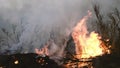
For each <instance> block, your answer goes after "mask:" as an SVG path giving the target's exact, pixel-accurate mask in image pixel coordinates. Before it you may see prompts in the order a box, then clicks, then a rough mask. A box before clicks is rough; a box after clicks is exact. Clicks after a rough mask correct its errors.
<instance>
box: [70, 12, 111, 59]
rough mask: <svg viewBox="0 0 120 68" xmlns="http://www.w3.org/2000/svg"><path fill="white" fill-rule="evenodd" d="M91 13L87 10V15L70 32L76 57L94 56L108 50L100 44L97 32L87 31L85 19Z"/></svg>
mask: <svg viewBox="0 0 120 68" xmlns="http://www.w3.org/2000/svg"><path fill="white" fill-rule="evenodd" d="M91 14H92V13H91V12H90V11H89V12H88V15H87V16H85V17H84V18H83V19H82V20H80V22H79V23H78V24H77V25H76V26H75V28H74V29H73V32H72V37H73V40H74V42H75V47H76V54H77V55H76V57H77V58H91V57H96V56H99V55H103V54H104V53H106V51H107V52H108V51H109V50H108V49H107V47H106V46H105V45H102V41H101V40H100V39H101V37H100V36H99V35H98V33H95V32H94V31H93V32H91V33H90V34H89V32H88V31H87V26H86V20H87V19H88V18H89V17H90V16H91Z"/></svg>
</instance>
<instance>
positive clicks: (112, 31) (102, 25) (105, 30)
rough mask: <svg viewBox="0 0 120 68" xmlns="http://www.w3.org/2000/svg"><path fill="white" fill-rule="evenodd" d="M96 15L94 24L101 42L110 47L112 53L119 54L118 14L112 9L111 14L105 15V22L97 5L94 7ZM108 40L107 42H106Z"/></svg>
mask: <svg viewBox="0 0 120 68" xmlns="http://www.w3.org/2000/svg"><path fill="white" fill-rule="evenodd" d="M93 8H94V12H95V15H96V18H97V20H96V24H97V28H98V32H99V34H100V35H101V36H102V41H103V42H104V43H106V44H107V45H108V46H109V45H111V46H112V47H111V50H112V53H115V54H118V55H119V54H120V26H119V25H120V12H119V10H118V9H117V8H114V9H113V11H112V12H109V13H108V14H107V18H108V19H107V20H106V21H103V19H104V15H102V14H101V13H100V7H99V5H94V6H93ZM106 39H109V42H107V41H106Z"/></svg>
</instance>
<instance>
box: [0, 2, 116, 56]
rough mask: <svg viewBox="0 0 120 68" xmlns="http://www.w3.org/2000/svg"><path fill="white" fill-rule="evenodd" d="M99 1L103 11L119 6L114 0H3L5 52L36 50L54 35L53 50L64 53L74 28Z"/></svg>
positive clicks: (1, 46) (0, 23) (0, 21)
mask: <svg viewBox="0 0 120 68" xmlns="http://www.w3.org/2000/svg"><path fill="white" fill-rule="evenodd" d="M95 3H97V4H99V5H101V8H102V11H101V12H102V13H104V12H106V13H107V12H108V11H109V10H111V8H114V7H116V6H118V4H117V3H118V2H116V1H114V0H105V1H104V0H101V1H100V0H74V1H73V0H51V1H50V0H0V52H1V54H2V53H10V54H11V53H17V52H21V53H29V52H34V49H35V48H42V47H43V46H44V45H45V44H46V42H48V41H49V40H50V39H52V40H54V45H51V46H50V47H51V51H50V52H54V53H55V52H59V53H60V54H61V52H60V51H62V52H63V51H64V49H63V47H65V45H64V42H66V41H67V40H68V37H69V35H70V33H71V32H72V28H73V27H74V26H75V24H76V23H77V22H78V21H79V20H80V19H81V18H82V17H83V16H84V15H86V13H87V10H91V11H92V10H93V9H92V6H93V4H95ZM53 49H54V50H53ZM61 49H62V50H61ZM57 55H58V54H57Z"/></svg>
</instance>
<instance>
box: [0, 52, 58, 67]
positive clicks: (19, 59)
mask: <svg viewBox="0 0 120 68" xmlns="http://www.w3.org/2000/svg"><path fill="white" fill-rule="evenodd" d="M0 68H58V65H57V63H56V62H55V61H54V60H51V59H49V57H48V56H46V57H41V56H38V55H37V54H34V53H29V54H13V55H1V56H0Z"/></svg>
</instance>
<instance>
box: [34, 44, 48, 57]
mask: <svg viewBox="0 0 120 68" xmlns="http://www.w3.org/2000/svg"><path fill="white" fill-rule="evenodd" d="M35 52H36V54H38V55H41V56H48V55H49V52H48V46H47V45H45V46H44V47H43V48H42V49H37V48H35Z"/></svg>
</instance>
